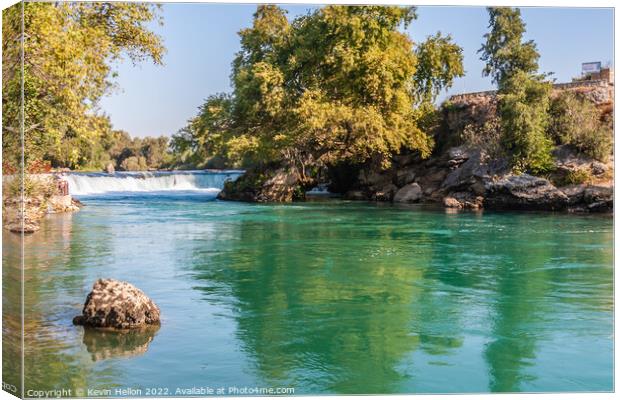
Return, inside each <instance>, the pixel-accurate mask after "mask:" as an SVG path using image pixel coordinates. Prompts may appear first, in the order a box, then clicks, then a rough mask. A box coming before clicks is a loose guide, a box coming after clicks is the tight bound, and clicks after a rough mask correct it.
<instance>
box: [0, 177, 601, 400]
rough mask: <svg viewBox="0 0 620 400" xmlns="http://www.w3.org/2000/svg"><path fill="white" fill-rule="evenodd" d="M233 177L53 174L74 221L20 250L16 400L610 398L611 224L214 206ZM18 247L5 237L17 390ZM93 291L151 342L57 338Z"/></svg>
mask: <svg viewBox="0 0 620 400" xmlns="http://www.w3.org/2000/svg"><path fill="white" fill-rule="evenodd" d="M231 176H233V177H234V176H235V173H234V172H230V173H227V174H223V173H206V174H191V173H189V174H186V175H183V174H181V175H174V174H171V175H165V174H163V175H161V176H159V175H158V176H154V177H146V178H145V177H143V176H137V177H136V176H132V175H129V174H127V175H125V176H119V177H117V178H105V177H104V176H103V175H101V176H100V175H97V174H91V175H77V174H76V175H74V176H70V177H69V178H68V179H69V181H70V188H71V190H72V192H73V194H75V195H76V196H77V197H78V198H80V199H81V200H82V201H83V202H84V203H85V204H86V206H85V207H84V208H83V209H82V210H81V211H80V212H77V213H74V214H62V215H51V216H48V217H47V218H46V220H45V221H44V223H43V226H42V229H41V231H39V232H37V233H35V234H33V235H30V236H26V238H25V251H26V255H25V272H24V274H25V277H26V281H25V305H24V307H25V311H26V316H25V328H24V329H25V333H26V336H25V339H24V342H25V349H24V356H25V392H26V395H28V394H30V395H36V394H37V393H39V392H36V391H41V390H62V389H65V390H71V394H70V395H81V396H91V397H94V396H101V395H105V396H110V395H111V396H115V395H127V394H131V395H138V396H139V395H188V394H193V395H205V394H222V393H223V394H248V393H250V394H252V393H256V392H252V390H254V391H256V390H259V391H263V393H265V392H264V391H265V390H268V389H269V388H271V390H277V391H278V392H277V393H289V394H290V393H291V390H294V394H353V393H368V394H370V393H463V392H465V393H470V392H475V393H477V392H556V391H611V390H613V265H612V254H613V252H612V250H613V249H612V246H613V221H612V219H611V218H609V217H603V216H577V215H564V214H554V213H510V212H504V213H493V212H484V213H473V212H447V211H445V210H443V209H435V208H428V207H423V206H415V205H413V206H395V205H388V204H373V203H361V202H347V201H341V200H333V199H326V198H324V199H320V200H316V201H308V202H305V203H295V204H288V205H279V204H278V205H265V204H261V205H258V204H244V203H235V202H222V201H216V200H215V194H216V193H217V189H218V188H219V187H221V184H222V182H223V180H224V179H226V178H230V177H231ZM96 179H108V181H106V182H104V181H97V180H96ZM115 179H116V180H122V179H125V180H127V179H129V180H131V179H134V180H135V182H131V181H122V182H117V181H116V180H115ZM149 179H150V180H149ZM164 181H165V182H164ZM140 185H142V186H140ZM18 249H19V236H18V235H15V234H9V233H5V234H4V235H3V265H4V268H3V277H4V284H3V285H4V300H5V301H4V304H5V305H4V310H3V311H4V314H5V317H4V332H3V333H4V334H5V346H4V358H3V360H4V361H3V362H4V371H5V372H4V377H3V380H4V381H5V383H7V382H8V383H10V384H12V383H15V384H16V385H17V386H19V383H18V382H19V364H18V360H19V357H20V350H19V341H18V340H15V341H14V343H12V344H13V346H10V344H11V342H10V335H11V334H14V333H15V331H16V329H18V328H19V322H18V321H19V314H18V310H19V306H18V299H19V291H18V289H17V287H18V285H17V279H18V277H19V259H18V257H17V255H18V254H19V252H18ZM100 277H109V278H116V279H120V280H126V281H129V282H131V283H133V284H135V285H136V286H137V287H139V288H141V289H142V290H144V292H145V293H147V294H148V295H149V296H150V297H151V298H152V299H153V300H154V301H155V302H156V303H157V304H158V305H159V307H160V308H161V312H162V324H161V327H160V328H159V329H158V330H151V331H146V332H133V333H125V334H119V333H113V332H98V331H86V332H85V331H84V329H83V328H82V327H76V326H73V325H72V323H71V320H72V318H73V317H74V316H75V315H77V314H79V313H80V312H81V307H82V304H83V302H84V299H85V296H86V294H87V293H88V291H89V290H90V287H91V286H92V284H93V282H94V281H95V280H96V279H97V278H100ZM7 344H9V346H7ZM29 390H30V392H28V391H29ZM123 390H125V392H123ZM209 390H212V391H213V392H211V393H210V392H208V391H209ZM217 390H223V391H222V392H217ZM286 391H288V392H286ZM30 397H31V396H30Z"/></svg>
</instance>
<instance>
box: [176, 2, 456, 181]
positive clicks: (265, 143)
mask: <svg viewBox="0 0 620 400" xmlns="http://www.w3.org/2000/svg"><path fill="white" fill-rule="evenodd" d="M416 17H417V15H416V10H415V8H414V7H385V6H326V7H323V8H320V9H318V10H316V11H314V12H311V13H308V14H307V15H303V16H300V17H297V18H295V19H293V20H292V21H291V22H289V20H288V19H287V17H286V12H285V11H284V10H283V9H281V8H279V7H277V6H271V5H261V6H258V8H257V11H256V13H255V14H254V22H253V25H252V26H251V27H249V28H246V29H243V30H242V31H241V32H239V36H240V39H241V50H240V51H239V53H238V54H237V56H236V58H235V60H234V62H233V65H232V75H231V79H232V83H233V87H234V90H233V93H232V94H230V95H217V96H212V97H209V98H208V99H207V100H206V102H205V104H204V105H203V106H202V107H201V108H200V111H199V114H198V116H197V117H196V118H194V119H193V120H192V121H190V124H189V125H188V127H186V128H185V129H184V130H183V131H182V132H180V133H178V134H177V135H175V138H174V139H173V143H175V141H178V143H179V144H180V145H181V144H184V145H189V144H190V143H191V145H192V146H198V147H199V148H200V149H201V150H202V151H205V152H206V153H207V154H211V155H212V154H219V155H221V156H222V157H226V158H227V159H228V160H229V161H230V162H231V163H233V164H236V165H240V166H248V165H260V164H266V163H271V162H283V161H284V162H288V163H291V164H294V165H296V166H297V167H300V169H302V170H303V169H304V168H305V167H306V166H308V165H330V164H334V163H338V162H341V161H351V162H364V161H367V160H373V161H374V162H376V163H377V164H380V165H383V166H386V165H388V164H389V162H390V156H391V155H392V154H394V153H397V152H399V151H401V150H404V149H410V150H415V151H418V152H419V153H420V154H421V155H422V156H428V155H429V154H430V152H431V150H432V145H433V144H432V139H431V137H430V135H428V134H427V133H426V132H424V131H423V130H422V129H421V128H420V126H419V123H418V122H419V121H420V119H421V118H423V117H424V115H423V114H424V112H428V109H429V108H428V107H421V105H422V104H424V105H428V104H432V103H433V101H434V99H435V97H436V96H437V94H438V93H439V92H440V91H441V89H443V88H446V87H449V86H450V85H451V84H452V81H453V79H454V78H455V77H457V76H462V75H463V74H464V71H463V67H462V54H461V48H460V47H458V46H457V45H455V44H454V43H453V42H452V40H451V38H450V37H449V36H442V35H441V34H440V33H438V34H437V35H435V36H432V37H430V38H428V40H427V41H426V42H424V43H421V44H418V45H416V44H415V43H414V42H413V41H412V40H411V39H410V38H409V37H408V36H407V35H406V34H405V33H403V31H402V28H403V27H406V26H408V25H409V24H411V23H412V22H413V21H414V20H415V19H416ZM183 138H184V139H183ZM190 138H191V140H188V139H190ZM182 139H183V140H182ZM190 147H191V146H190ZM185 148H186V149H187V148H188V147H187V146H185Z"/></svg>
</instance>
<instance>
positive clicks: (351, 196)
mask: <svg viewBox="0 0 620 400" xmlns="http://www.w3.org/2000/svg"><path fill="white" fill-rule="evenodd" d="M344 198H345V199H346V200H368V196H366V194H365V193H364V192H363V191H361V190H349V191H348V192H346V193H345V194H344Z"/></svg>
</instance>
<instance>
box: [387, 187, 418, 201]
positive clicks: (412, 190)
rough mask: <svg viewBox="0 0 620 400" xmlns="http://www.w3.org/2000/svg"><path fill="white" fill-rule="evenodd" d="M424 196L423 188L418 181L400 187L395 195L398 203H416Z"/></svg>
mask: <svg viewBox="0 0 620 400" xmlns="http://www.w3.org/2000/svg"><path fill="white" fill-rule="evenodd" d="M421 198H422V188H421V187H420V185H418V184H417V183H410V184H408V185H405V186H403V187H402V188H400V189H398V191H397V192H396V194H395V195H394V202H396V203H415V202H416V201H419V200H420V199H421Z"/></svg>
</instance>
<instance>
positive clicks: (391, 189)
mask: <svg viewBox="0 0 620 400" xmlns="http://www.w3.org/2000/svg"><path fill="white" fill-rule="evenodd" d="M397 190H398V187H397V186H396V185H394V184H393V183H388V184H386V185H385V186H383V187H382V188H381V189H379V190H377V191H376V192H375V193H374V194H373V196H372V198H373V200H375V201H391V200H392V198H393V197H394V193H396V191H397Z"/></svg>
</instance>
